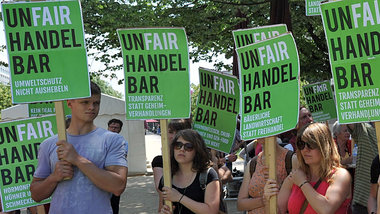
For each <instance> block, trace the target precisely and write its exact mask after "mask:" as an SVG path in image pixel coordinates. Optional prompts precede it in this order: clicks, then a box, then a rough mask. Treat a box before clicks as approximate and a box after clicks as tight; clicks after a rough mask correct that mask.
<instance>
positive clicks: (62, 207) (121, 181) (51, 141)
mask: <svg viewBox="0 0 380 214" xmlns="http://www.w3.org/2000/svg"><path fill="white" fill-rule="evenodd" d="M100 97H101V92H100V88H99V87H98V86H97V85H96V84H94V83H91V97H89V98H83V99H74V100H68V101H67V105H68V107H69V108H71V111H72V118H71V123H70V126H69V128H68V129H67V141H64V140H59V141H58V137H57V136H53V137H51V138H48V139H47V140H45V141H44V142H43V143H42V144H41V145H40V149H39V153H38V166H37V169H36V171H35V173H34V176H33V181H32V183H31V186H30V191H31V193H32V198H33V199H34V200H35V201H41V200H44V199H46V198H48V197H50V196H51V197H52V201H51V205H50V213H55V214H60V213H62V214H67V213H72V214H75V213H78V214H79V213H81V214H82V213H95V214H96V213H99V214H106V213H107V214H108V213H110V214H111V213H112V209H111V205H110V197H111V194H115V195H121V194H122V193H123V191H124V189H125V186H126V182H127V172H128V168H127V161H126V159H125V149H124V146H125V145H124V143H125V142H124V139H123V137H122V136H120V135H118V134H116V133H112V132H109V131H107V130H105V129H102V128H98V127H96V126H95V125H94V119H95V118H96V117H97V115H98V112H99V106H100ZM67 178H69V179H67Z"/></svg>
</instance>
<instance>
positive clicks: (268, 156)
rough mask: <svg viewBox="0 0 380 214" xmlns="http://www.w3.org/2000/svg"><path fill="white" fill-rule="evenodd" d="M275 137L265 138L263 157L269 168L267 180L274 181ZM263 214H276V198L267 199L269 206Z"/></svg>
mask: <svg viewBox="0 0 380 214" xmlns="http://www.w3.org/2000/svg"><path fill="white" fill-rule="evenodd" d="M276 143H277V140H276V137H275V136H272V137H267V138H265V143H264V155H265V164H266V165H267V166H268V168H269V179H272V180H276ZM265 213H268V214H277V196H274V197H271V198H270V199H269V205H267V206H266V207H265Z"/></svg>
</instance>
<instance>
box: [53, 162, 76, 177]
mask: <svg viewBox="0 0 380 214" xmlns="http://www.w3.org/2000/svg"><path fill="white" fill-rule="evenodd" d="M73 175H74V169H73V165H71V163H69V162H67V161H65V160H61V161H58V162H57V163H56V164H55V169H54V172H53V176H54V178H55V180H56V181H57V182H60V181H62V180H67V179H71V178H72V177H73Z"/></svg>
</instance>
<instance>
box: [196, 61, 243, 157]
mask: <svg viewBox="0 0 380 214" xmlns="http://www.w3.org/2000/svg"><path fill="white" fill-rule="evenodd" d="M199 83H200V88H199V94H198V102H197V109H196V114H195V120H194V130H196V131H198V132H199V134H200V135H201V136H202V137H203V139H204V141H205V143H206V145H207V147H209V148H212V149H215V150H218V151H222V152H225V153H229V152H230V150H231V147H232V144H233V140H234V137H235V131H236V120H237V115H238V113H239V103H240V101H239V85H238V80H237V78H236V77H234V76H230V75H226V74H222V73H217V72H215V71H212V70H207V69H204V68H199Z"/></svg>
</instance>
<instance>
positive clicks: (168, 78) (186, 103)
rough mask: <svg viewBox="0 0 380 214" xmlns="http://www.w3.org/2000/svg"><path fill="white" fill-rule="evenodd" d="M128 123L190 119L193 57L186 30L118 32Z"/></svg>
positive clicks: (157, 29)
mask: <svg viewBox="0 0 380 214" xmlns="http://www.w3.org/2000/svg"><path fill="white" fill-rule="evenodd" d="M117 33H118V36H119V40H120V44H121V48H122V53H123V61H124V75H125V105H126V106H125V107H126V117H127V120H136V119H152V118H155V119H173V118H189V116H190V80H189V55H188V46H187V38H186V34H185V30H184V29H183V28H139V29H137V28H133V29H118V30H117Z"/></svg>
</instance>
